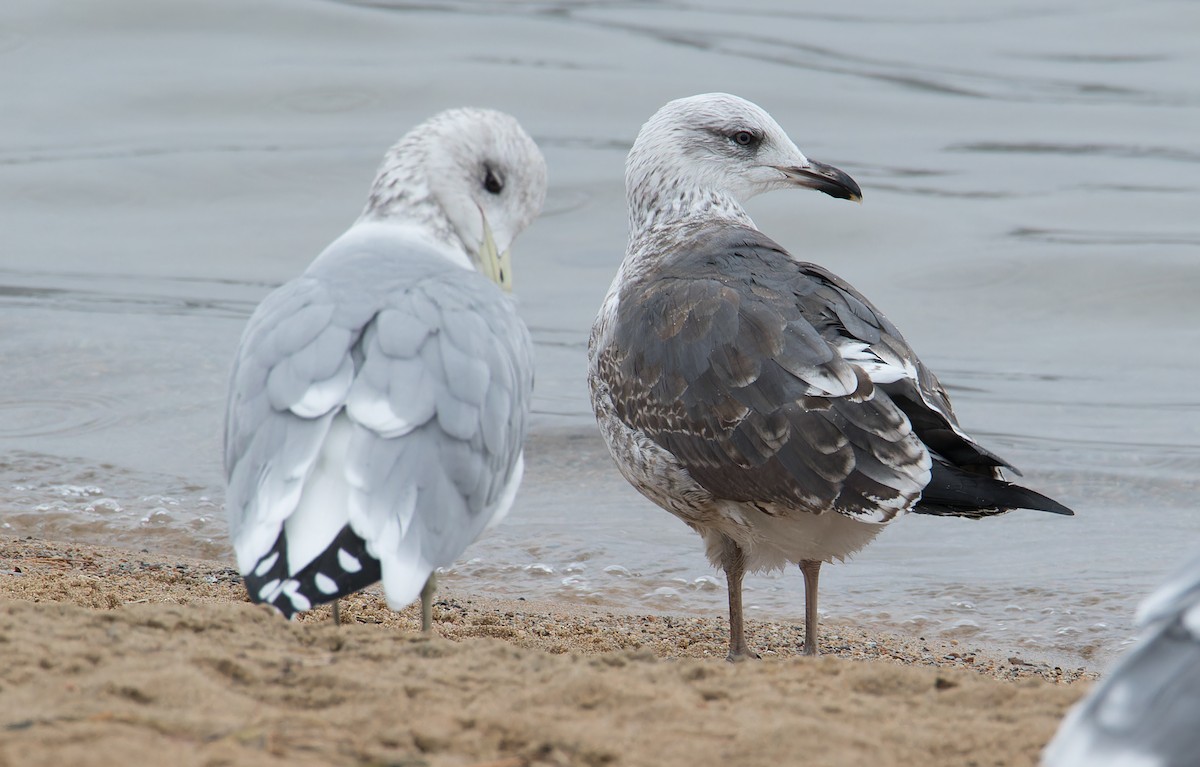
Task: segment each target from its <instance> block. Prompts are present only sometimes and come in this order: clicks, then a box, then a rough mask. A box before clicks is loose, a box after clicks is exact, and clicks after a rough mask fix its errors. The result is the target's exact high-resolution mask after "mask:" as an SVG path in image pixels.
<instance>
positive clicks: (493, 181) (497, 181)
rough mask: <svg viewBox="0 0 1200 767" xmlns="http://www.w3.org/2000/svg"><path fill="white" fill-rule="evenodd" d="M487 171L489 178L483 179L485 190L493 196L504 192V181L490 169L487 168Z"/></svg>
mask: <svg viewBox="0 0 1200 767" xmlns="http://www.w3.org/2000/svg"><path fill="white" fill-rule="evenodd" d="M486 170H487V176H486V177H485V178H484V179H483V188H484V189H486V190H488V192H489V193H491V194H500V193H501V192H503V191H504V180H503V179H501V178H500V177H499V176H498V175H496V173H495V172H494V171H493V170H492V169H491V168H490V167H488V168H486Z"/></svg>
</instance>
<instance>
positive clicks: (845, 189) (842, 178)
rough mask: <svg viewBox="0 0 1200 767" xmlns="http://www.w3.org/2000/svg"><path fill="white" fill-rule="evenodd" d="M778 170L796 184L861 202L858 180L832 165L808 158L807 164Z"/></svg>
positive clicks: (843, 198)
mask: <svg viewBox="0 0 1200 767" xmlns="http://www.w3.org/2000/svg"><path fill="white" fill-rule="evenodd" d="M778 170H779V171H780V172H782V173H783V174H784V175H785V176H787V177H788V178H789V179H791V180H792V181H793V182H794V183H795V184H796V185H797V186H802V187H805V188H807V189H816V190H817V191H818V192H824V193H825V194H827V195H829V196H830V197H836V198H838V199H839V200H851V201H853V202H862V190H861V189H859V188H858V182H856V181H855V180H854V179H852V178H850V176H848V175H847V174H846V173H844V172H842V171H840V170H838V169H837V168H835V167H833V166H832V165H826V164H825V163H823V162H817V161H816V160H809V161H808V164H807V165H799V166H794V167H781V168H778Z"/></svg>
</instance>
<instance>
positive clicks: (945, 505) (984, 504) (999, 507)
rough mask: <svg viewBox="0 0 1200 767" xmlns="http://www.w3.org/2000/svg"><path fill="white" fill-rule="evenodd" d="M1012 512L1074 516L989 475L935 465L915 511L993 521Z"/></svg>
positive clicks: (1027, 489)
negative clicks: (997, 515) (990, 518)
mask: <svg viewBox="0 0 1200 767" xmlns="http://www.w3.org/2000/svg"><path fill="white" fill-rule="evenodd" d="M1012 509H1034V510H1036V511H1048V512H1050V513H1051V514H1064V515H1066V516H1074V514H1075V512H1073V511H1071V510H1070V509H1069V508H1067V507H1066V506H1063V505H1062V504H1061V503H1059V502H1058V501H1056V500H1054V499H1053V498H1047V497H1046V496H1044V495H1042V494H1041V493H1038V492H1035V491H1033V490H1030V489H1029V488H1027V487H1021V486H1020V485H1014V484H1012V483H1011V482H1005V481H1004V480H1002V479H997V478H996V477H994V476H989V475H987V474H981V473H975V472H970V471H965V470H963V469H960V468H958V467H955V466H948V465H946V464H944V463H942V462H940V461H937V460H935V461H934V462H933V470H932V477H931V478H930V480H929V484H928V485H926V487H925V490H924V491H923V492H922V493H921V500H920V502H919V503H918V504H917V505H916V506H915V507H914V508H913V512H915V513H917V514H933V515H936V516H944V517H971V518H974V519H978V518H980V517H990V516H994V515H996V514H1003V513H1004V512H1006V511H1011V510H1012Z"/></svg>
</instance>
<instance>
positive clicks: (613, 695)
mask: <svg viewBox="0 0 1200 767" xmlns="http://www.w3.org/2000/svg"><path fill="white" fill-rule="evenodd" d="M342 615H343V625H340V626H335V625H334V624H333V623H332V622H331V620H330V612H329V610H328V608H323V609H318V610H315V611H313V612H312V613H310V614H308V615H306V616H304V617H303V618H301V619H300V620H297V621H293V622H291V623H289V622H287V621H285V620H283V619H282V618H280V617H279V616H278V615H276V614H273V613H272V612H271V611H269V610H268V609H266V608H263V607H259V606H255V605H252V604H250V603H249V602H247V601H246V600H245V595H244V592H243V590H242V587H241V582H240V579H239V578H238V576H237V573H236V571H235V570H233V569H232V568H231V567H229V565H228V564H226V563H221V562H207V561H200V560H187V559H179V558H163V557H157V556H155V555H152V554H149V553H145V552H142V553H137V552H128V551H121V550H117V549H111V548H104V547H94V546H76V545H71V544H63V543H55V542H48V541H41V540H34V539H28V538H27V539H20V540H16V539H9V540H5V541H2V542H0V646H2V647H3V649H4V655H5V662H4V664H3V671H2V672H0V732H3V737H2V738H0V765H4V767H8V766H9V765H13V766H14V767H15V766H16V765H22V766H24V765H66V764H70V765H143V764H144V765H150V764H172V765H205V766H212V767H216V766H217V765H273V764H279V765H283V764H287V765H356V766H363V767H365V766H367V765H370V766H372V767H400V766H401V765H403V766H404V767H421V766H423V765H429V766H430V767H433V766H439V767H440V766H441V765H464V766H470V767H484V765H486V766H487V767H526V766H529V767H533V766H534V765H539V766H540V765H650V764H654V765H719V764H732V763H738V764H747V765H779V764H798V763H805V764H809V765H868V764H869V765H881V766H884V765H896V766H900V765H956V766H957V767H961V766H962V765H978V766H979V767H984V766H988V767H991V766H999V765H1005V766H1009V765H1032V764H1035V763H1036V760H1037V754H1038V752H1039V750H1040V749H1041V747H1042V745H1043V744H1044V743H1045V742H1046V741H1047V740H1048V739H1049V737H1050V736H1051V734H1052V733H1053V731H1054V729H1055V727H1056V726H1057V722H1058V720H1059V718H1060V717H1061V716H1062V714H1063V712H1064V711H1065V710H1066V709H1067V708H1068V707H1069V705H1070V704H1071V703H1072V702H1073V701H1074V700H1076V699H1077V698H1078V697H1079V696H1081V695H1082V694H1083V693H1084V692H1085V691H1086V688H1087V684H1088V680H1087V679H1086V678H1085V676H1086V675H1083V674H1081V673H1080V672H1079V671H1077V670H1075V671H1071V670H1063V669H1056V668H1053V667H1051V666H1048V665H1046V664H1042V663H1039V662H1038V660H1037V659H1036V658H1027V657H1016V656H1011V657H999V656H997V657H991V656H990V655H988V654H985V653H983V652H981V651H979V650H977V649H974V648H971V647H968V646H965V645H955V644H952V643H949V644H947V643H939V642H929V641H925V640H923V639H921V638H918V637H897V636H890V635H868V634H866V633H865V632H863V631H860V630H857V629H854V628H851V627H845V626H835V625H828V626H825V627H824V633H823V636H822V650H823V652H825V653H826V654H825V655H824V656H823V657H821V658H819V659H815V660H814V659H806V658H802V657H797V656H796V654H795V653H796V650H797V649H798V647H799V644H800V640H801V639H802V636H801V634H800V631H801V630H800V629H798V628H797V627H795V626H790V625H786V624H777V623H769V622H751V623H750V625H749V641H750V642H751V644H752V645H753V646H755V647H757V648H759V649H760V651H761V652H762V654H763V660H762V661H759V662H748V663H741V664H736V665H735V664H730V663H727V662H725V660H724V652H725V650H724V642H725V626H724V621H723V620H720V619H716V618H697V617H685V616H668V615H622V614H617V613H613V612H608V611H603V610H599V609H596V608H590V607H576V606H571V605H556V604H534V603H529V602H525V601H521V600H518V601H512V602H509V601H495V600H485V599H480V598H476V597H473V596H471V595H469V594H464V593H455V592H453V591H451V592H441V593H440V595H439V601H438V603H437V605H436V607H435V610H434V621H435V626H436V633H437V636H434V637H426V636H422V635H421V634H420V633H419V631H418V630H417V629H418V620H419V618H418V615H417V612H416V611H415V610H414V609H412V608H409V609H407V610H405V611H403V612H401V613H393V612H392V611H391V610H389V609H388V608H387V606H386V604H385V603H384V601H383V599H382V595H381V593H380V592H379V591H378V590H377V589H371V590H368V591H367V592H365V593H362V594H357V595H355V596H354V597H353V598H350V599H347V600H344V602H343V612H342ZM1001 655H1003V653H1001Z"/></svg>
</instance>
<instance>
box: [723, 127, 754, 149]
mask: <svg viewBox="0 0 1200 767" xmlns="http://www.w3.org/2000/svg"><path fill="white" fill-rule="evenodd" d="M729 138H730V139H732V140H733V143H735V144H737V145H738V146H754V145H755V144H757V143H758V137H757V136H755V135H754V134H753V133H751V132H750V131H748V130H740V131H738V132H737V133H735V134H733V135H732V136H730V137H729Z"/></svg>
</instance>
